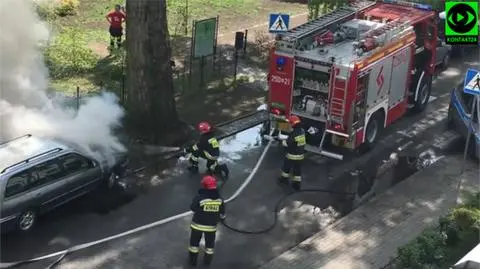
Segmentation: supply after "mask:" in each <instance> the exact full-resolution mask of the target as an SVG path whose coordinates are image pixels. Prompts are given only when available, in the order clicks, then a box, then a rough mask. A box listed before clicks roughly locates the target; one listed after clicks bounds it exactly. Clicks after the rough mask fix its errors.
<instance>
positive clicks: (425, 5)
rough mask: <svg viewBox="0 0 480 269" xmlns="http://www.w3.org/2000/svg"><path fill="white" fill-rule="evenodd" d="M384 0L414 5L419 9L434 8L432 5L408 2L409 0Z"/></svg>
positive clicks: (403, 4) (429, 9) (428, 9)
mask: <svg viewBox="0 0 480 269" xmlns="http://www.w3.org/2000/svg"><path fill="white" fill-rule="evenodd" d="M383 2H384V3H391V4H397V5H402V6H407V7H414V8H417V9H421V10H427V11H431V10H433V8H432V6H431V5H427V4H420V3H413V2H407V1H401V0H383Z"/></svg>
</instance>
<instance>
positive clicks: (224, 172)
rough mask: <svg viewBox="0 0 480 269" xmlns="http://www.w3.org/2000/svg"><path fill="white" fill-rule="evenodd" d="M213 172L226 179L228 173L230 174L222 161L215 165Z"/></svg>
mask: <svg viewBox="0 0 480 269" xmlns="http://www.w3.org/2000/svg"><path fill="white" fill-rule="evenodd" d="M215 174H217V175H220V176H221V177H222V178H223V179H227V178H228V175H229V174H230V170H229V169H228V166H227V165H226V164H224V163H222V164H219V165H217V167H215Z"/></svg>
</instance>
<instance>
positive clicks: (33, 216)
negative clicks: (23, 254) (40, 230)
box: [18, 210, 37, 232]
mask: <svg viewBox="0 0 480 269" xmlns="http://www.w3.org/2000/svg"><path fill="white" fill-rule="evenodd" d="M36 221H37V213H35V211H33V210H28V211H25V212H23V213H22V214H21V215H20V217H18V229H19V230H20V231H22V232H28V231H30V230H32V228H33V226H34V225H35V223H36Z"/></svg>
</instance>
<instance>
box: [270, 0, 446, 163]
mask: <svg viewBox="0 0 480 269" xmlns="http://www.w3.org/2000/svg"><path fill="white" fill-rule="evenodd" d="M436 17H437V16H436V13H435V11H433V10H432V9H431V7H430V6H428V5H423V4H414V3H410V2H405V1H394V0H388V1H387V0H383V1H376V2H375V1H353V3H350V4H349V5H348V6H345V7H342V8H339V9H336V10H334V11H333V12H331V13H329V14H326V15H324V16H322V17H320V18H318V19H315V20H312V21H310V22H307V23H305V24H303V25H300V26H298V27H295V28H293V29H291V30H289V31H288V32H285V33H281V34H278V35H277V36H276V40H275V46H274V48H273V49H272V51H271V55H270V63H269V65H270V67H269V76H268V85H269V100H268V109H269V112H270V121H269V126H268V128H274V129H275V131H280V132H288V130H289V126H288V123H286V122H285V118H286V117H288V116H289V115H292V114H293V115H297V116H299V117H300V118H301V119H302V122H303V125H304V128H305V131H306V136H307V137H306V138H307V146H306V150H307V151H310V152H314V153H318V154H321V155H324V156H328V157H331V158H335V159H340V160H341V159H343V154H342V153H344V152H345V150H347V151H351V150H357V149H359V150H362V151H363V150H365V149H370V148H372V147H373V146H374V145H375V143H376V142H377V141H378V139H379V137H380V136H381V133H382V131H383V129H384V128H385V127H387V126H389V125H390V124H392V123H393V122H395V121H396V120H398V119H399V118H401V117H403V116H404V115H405V114H406V113H407V112H408V111H409V110H412V111H417V112H418V111H422V110H423V109H425V107H426V105H427V103H428V99H429V97H430V92H431V85H432V76H433V74H434V71H435V48H436V44H437V28H436V27H437V23H436Z"/></svg>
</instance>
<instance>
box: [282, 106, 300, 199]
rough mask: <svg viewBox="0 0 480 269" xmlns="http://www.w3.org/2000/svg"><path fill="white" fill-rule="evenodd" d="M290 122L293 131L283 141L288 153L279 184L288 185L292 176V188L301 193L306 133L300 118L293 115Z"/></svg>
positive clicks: (289, 119)
mask: <svg viewBox="0 0 480 269" xmlns="http://www.w3.org/2000/svg"><path fill="white" fill-rule="evenodd" d="M288 122H289V123H290V125H291V126H292V128H293V130H292V132H291V133H290V134H289V136H288V138H287V139H285V140H283V141H282V145H283V146H284V147H286V151H287V152H286V155H285V159H284V161H283V166H282V174H281V176H280V179H279V182H280V183H282V184H288V179H289V178H290V176H291V174H292V178H291V179H292V188H293V189H294V190H296V191H299V190H300V186H301V182H302V170H301V169H302V161H303V158H304V154H305V143H306V141H305V131H304V130H303V128H302V127H301V126H300V123H301V122H300V118H299V117H297V116H294V115H292V116H290V117H289V118H288Z"/></svg>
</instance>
